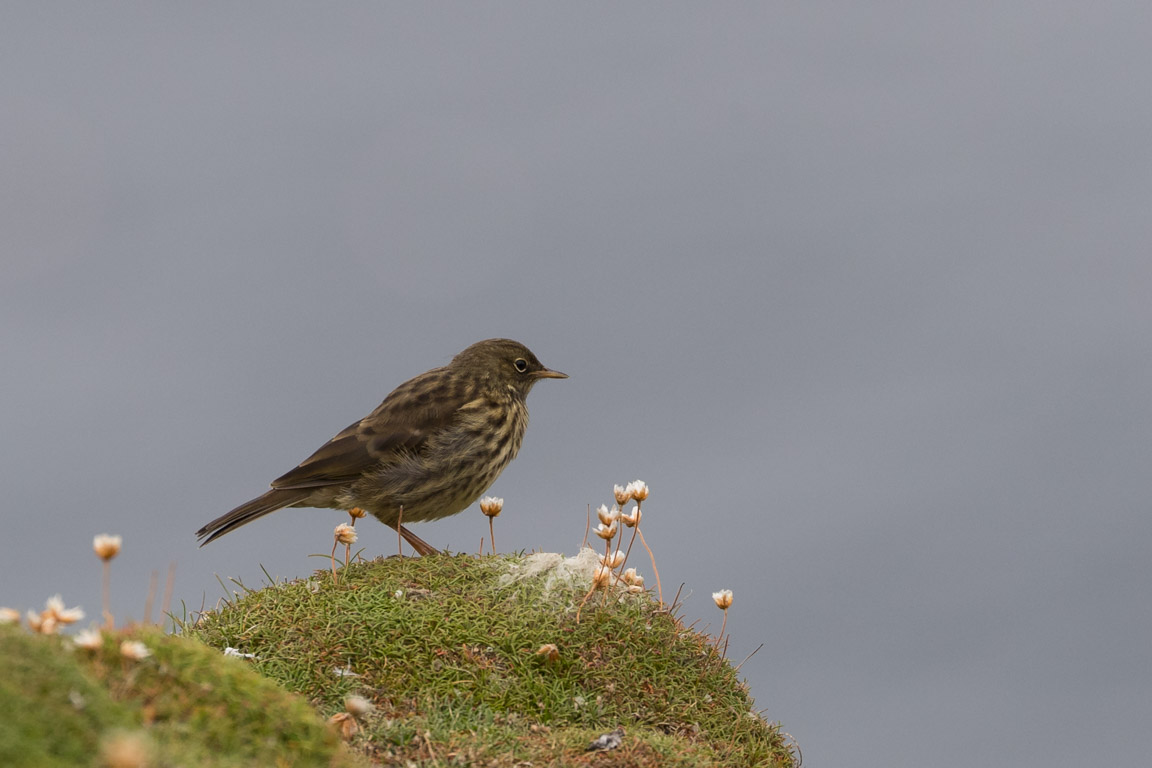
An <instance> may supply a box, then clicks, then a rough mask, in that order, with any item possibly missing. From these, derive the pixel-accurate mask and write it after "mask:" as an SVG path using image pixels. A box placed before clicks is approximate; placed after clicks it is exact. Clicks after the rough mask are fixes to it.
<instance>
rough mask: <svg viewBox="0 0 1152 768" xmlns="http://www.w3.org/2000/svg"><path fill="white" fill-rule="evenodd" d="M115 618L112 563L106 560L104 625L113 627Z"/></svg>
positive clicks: (109, 627)
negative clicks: (113, 616)
mask: <svg viewBox="0 0 1152 768" xmlns="http://www.w3.org/2000/svg"><path fill="white" fill-rule="evenodd" d="M114 625H115V620H114V619H113V618H112V563H111V562H110V561H109V560H105V561H104V626H105V627H106V628H107V629H112V627H113V626H114Z"/></svg>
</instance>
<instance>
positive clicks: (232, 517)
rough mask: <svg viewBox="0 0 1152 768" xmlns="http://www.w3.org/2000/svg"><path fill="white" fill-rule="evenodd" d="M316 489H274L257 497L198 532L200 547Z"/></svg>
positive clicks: (297, 500)
mask: <svg viewBox="0 0 1152 768" xmlns="http://www.w3.org/2000/svg"><path fill="white" fill-rule="evenodd" d="M313 490H314V489H312V488H302V489H280V488H273V489H272V490H270V491H268V492H267V493H265V494H264V495H263V496H257V497H256V498H254V499H252V501H247V502H244V503H243V504H241V505H240V506H238V507H236V509H234V510H232V511H231V512H229V513H228V514H226V515H221V516H220V517H218V518H216V519H215V520H213V521H212V522H210V523H208V524H207V525H205V526H204V527H203V528H201V529H200V530H198V531H196V536H197V537H199V538H201V539H203V541H201V542H200V546H204V545H205V544H207V543H208V542H210V541H215V540H216V539H218V538H220V537H221V536H223V535H224V534H226V533H229V532H231V531H234V530H236V529H237V528H239V527H240V526H242V525H244V524H245V523H250V522H252V521H253V520H255V519H256V518H258V517H264V515H267V514H268V513H269V512H275V511H276V510H278V509H281V508H283V507H289V506H292V505H293V504H295V503H297V502H299V501H303V500H304V499H306V498H308V496H309V495H310V494H311V493H312V491H313Z"/></svg>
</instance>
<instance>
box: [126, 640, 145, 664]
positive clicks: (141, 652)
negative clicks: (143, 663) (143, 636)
mask: <svg viewBox="0 0 1152 768" xmlns="http://www.w3.org/2000/svg"><path fill="white" fill-rule="evenodd" d="M120 655H121V656H123V657H124V658H126V659H131V660H132V661H140V660H141V659H146V658H148V657H149V656H151V655H152V651H150V650H148V646H146V645H144V643H142V642H140V641H139V640H125V641H124V642H122V643H120Z"/></svg>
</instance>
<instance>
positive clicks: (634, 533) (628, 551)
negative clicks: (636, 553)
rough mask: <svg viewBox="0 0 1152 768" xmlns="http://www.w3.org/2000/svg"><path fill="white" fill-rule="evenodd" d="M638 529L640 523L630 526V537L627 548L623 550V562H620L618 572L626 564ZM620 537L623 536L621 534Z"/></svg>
mask: <svg viewBox="0 0 1152 768" xmlns="http://www.w3.org/2000/svg"><path fill="white" fill-rule="evenodd" d="M639 531H640V523H636V525H634V526H632V538H631V539H629V540H628V549H626V550H624V562H622V563H620V572H621V573H623V572H624V567H625V566H626V565H628V555H630V554H632V545H633V544H634V543H635V542H636V534H637V533H638V532H639ZM620 538H624V537H623V536H621V537H620Z"/></svg>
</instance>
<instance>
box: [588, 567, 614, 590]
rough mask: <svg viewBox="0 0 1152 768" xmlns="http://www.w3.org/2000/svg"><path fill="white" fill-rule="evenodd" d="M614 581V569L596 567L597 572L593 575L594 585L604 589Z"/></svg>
mask: <svg viewBox="0 0 1152 768" xmlns="http://www.w3.org/2000/svg"><path fill="white" fill-rule="evenodd" d="M611 581H612V569H611V568H608V567H606V566H603V565H598V566H596V570H595V571H594V572H593V573H592V584H593V586H597V587H604V586H607V585H608V584H610V583H611Z"/></svg>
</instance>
